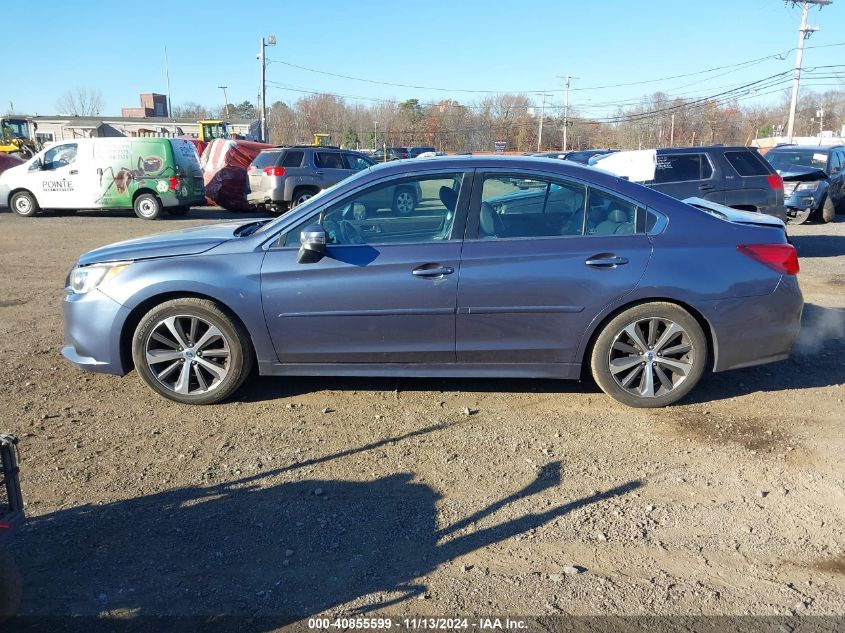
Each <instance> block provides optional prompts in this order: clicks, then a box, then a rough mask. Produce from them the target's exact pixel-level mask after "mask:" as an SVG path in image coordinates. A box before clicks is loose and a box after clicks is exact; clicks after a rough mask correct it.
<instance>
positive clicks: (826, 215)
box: [819, 196, 836, 224]
mask: <svg viewBox="0 0 845 633" xmlns="http://www.w3.org/2000/svg"><path fill="white" fill-rule="evenodd" d="M835 217H836V207H835V206H833V200H831V199H830V196H825V198H824V204H822V206H821V208H820V209H819V219H821V221H822V222H824V223H825V224H827V223H828V222H833V219H834V218H835Z"/></svg>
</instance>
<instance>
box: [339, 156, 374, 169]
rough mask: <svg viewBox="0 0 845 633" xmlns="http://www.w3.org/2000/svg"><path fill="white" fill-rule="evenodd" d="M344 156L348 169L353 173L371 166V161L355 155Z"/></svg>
mask: <svg viewBox="0 0 845 633" xmlns="http://www.w3.org/2000/svg"><path fill="white" fill-rule="evenodd" d="M345 156H346V162H347V163H348V164H349V169H354V170H355V171H360V170H362V169H366V168H367V167H370V166H371V165H372V164H373V163H372V162H371V161H368V160H367V159H366V158H364V157H363V156H358V155H357V154H345Z"/></svg>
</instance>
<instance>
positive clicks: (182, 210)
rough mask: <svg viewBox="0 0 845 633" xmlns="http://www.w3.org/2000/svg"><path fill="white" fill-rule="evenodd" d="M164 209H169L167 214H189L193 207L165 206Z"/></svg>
mask: <svg viewBox="0 0 845 633" xmlns="http://www.w3.org/2000/svg"><path fill="white" fill-rule="evenodd" d="M164 210H165V211H167V215H175V216H182V215H188V211H190V210H191V207H165V208H164Z"/></svg>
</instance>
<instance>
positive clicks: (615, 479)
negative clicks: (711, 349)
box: [0, 210, 845, 622]
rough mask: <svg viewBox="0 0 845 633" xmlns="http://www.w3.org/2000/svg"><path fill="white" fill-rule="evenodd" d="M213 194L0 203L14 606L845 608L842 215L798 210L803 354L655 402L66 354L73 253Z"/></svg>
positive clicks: (520, 384)
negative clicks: (204, 374) (182, 380)
mask: <svg viewBox="0 0 845 633" xmlns="http://www.w3.org/2000/svg"><path fill="white" fill-rule="evenodd" d="M229 215H230V214H227V213H225V212H221V211H215V210H195V211H194V212H192V214H191V215H190V216H188V217H187V218H185V219H182V218H179V219H173V218H171V219H167V220H162V221H159V222H144V221H141V220H138V219H136V218H135V217H134V216H132V215H131V214H129V213H89V214H79V215H76V216H67V217H61V216H50V215H45V216H42V217H38V218H36V219H23V218H19V217H15V216H13V215H12V214H10V213H2V214H0V350H2V357H3V361H4V368H3V371H2V372H0V430H5V431H10V432H13V433H16V434H18V435H19V436H20V438H21V454H22V478H23V490H24V496H25V498H26V500H27V513H28V516H29V521H28V525H27V526H26V528H25V529H24V530H23V531H22V532H20V533H18V534H17V535H16V536H15V538H14V539H13V542H12V543H11V545H10V553H11V555H12V556H13V557H14V559H15V561H16V564H17V567H18V570H19V574H20V578H21V579H22V580H21V592H22V595H23V598H22V602H21V604H20V612H21V613H22V614H29V615H63V614H80V615H95V614H113V615H118V616H135V615H191V614H232V615H238V614H249V615H259V616H261V615H266V616H273V617H276V618H278V619H279V621H281V622H286V621H291V620H296V619H299V618H306V617H309V616H313V615H315V614H320V613H329V614H332V615H337V614H351V613H361V612H364V613H367V612H375V613H379V614H388V615H393V616H394V617H397V616H401V615H402V614H415V615H426V616H427V615H431V616H451V615H473V614H475V615H485V614H487V615H489V614H520V615H540V614H544V615H553V614H625V615H637V614H684V615H697V614H706V615H714V614H729V615H741V614H756V615H789V614H816V615H845V530H843V527H842V526H843V522H845V433H843V431H845V406H843V398H845V361H843V359H845V217H843V216H839V217H838V218H837V220H838V221H837V222H836V223H834V224H830V225H821V224H806V225H803V226H800V227H790V233H791V235H792V236H793V239H794V243H795V245H796V246H797V248H798V251H799V254H800V256H801V266H802V272H801V276H800V279H801V285H802V288H803V290H804V293H805V299H806V302H807V306H806V310H805V317H804V332H803V334H802V338H801V343H800V345H799V347H798V349H797V350H796V352H795V353H794V354H793V356H792V358H791V359H790V360H788V361H784V362H781V363H778V364H774V365H769V366H763V367H758V368H752V369H746V370H740V371H734V372H730V373H724V374H716V375H711V376H709V377H706V378H705V380H704V381H703V382H702V384H701V385H699V387H698V388H697V389H696V390H695V392H694V393H693V395H692V397H691V398H689V399H688V400H686V401H685V402H684V403H682V404H681V405H678V406H674V407H671V408H668V409H664V410H633V409H627V408H625V407H623V406H621V405H618V404H616V403H615V402H614V401H613V400H611V399H610V398H608V397H606V396H604V395H603V394H601V393H600V392H599V391H598V390H597V388H596V387H594V386H591V385H580V384H577V383H559V382H554V381H528V380H458V379H455V380H410V379H409V380H392V379H390V380H387V379H378V380H373V379H350V378H343V379H317V378H298V379H276V378H274V379H269V378H261V379H255V380H254V381H253V382H251V383H250V384H249V385H248V386H247V388H246V389H245V390H243V391H242V392H240V394H239V399H238V400H236V401H233V402H229V403H227V404H223V405H219V406H214V407H188V406H180V405H177V404H175V403H172V402H169V401H167V400H164V399H162V398H160V397H158V396H156V395H154V394H153V393H152V392H150V391H149V390H148V389H146V388H145V387H144V386H143V385H142V384H141V383H140V380H139V379H138V377H137V376H136V375H135V374H134V373H133V374H130V375H129V376H127V377H125V378H117V377H112V376H103V375H97V374H88V373H83V372H81V371H78V370H76V369H74V368H73V367H71V366H70V365H69V364H67V363H66V362H64V361H63V359H62V358H61V356H60V354H59V349H60V345H61V339H62V326H61V318H60V303H61V297H62V286H63V281H64V278H65V275H66V273H67V271H68V270H69V269H70V267H71V266H72V265H73V263H74V261H75V260H76V258H77V256H78V255H79V254H80V253H82V252H84V251H86V250H88V249H91V248H93V247H96V246H99V245H102V244H105V243H108V242H113V241H117V240H121V239H126V238H129V237H133V236H140V235H145V234H149V233H154V232H158V231H163V230H168V229H174V228H179V227H184V226H188V225H193V224H199V223H202V222H207V221H209V220H211V219H214V218H218V217H227V216H229ZM749 327H753V324H749ZM7 564H8V562H7Z"/></svg>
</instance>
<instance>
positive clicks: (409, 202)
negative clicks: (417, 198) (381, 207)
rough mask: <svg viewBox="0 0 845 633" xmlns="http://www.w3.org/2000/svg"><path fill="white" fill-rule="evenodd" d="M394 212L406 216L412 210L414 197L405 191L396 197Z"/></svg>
mask: <svg viewBox="0 0 845 633" xmlns="http://www.w3.org/2000/svg"><path fill="white" fill-rule="evenodd" d="M396 210H397V211H398V212H399V213H401V214H402V215H408V214H409V213H411V211H413V210H414V196H413V195H411V194H410V193H408V192H407V191H402V192H400V193H398V194H397V195H396Z"/></svg>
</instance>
